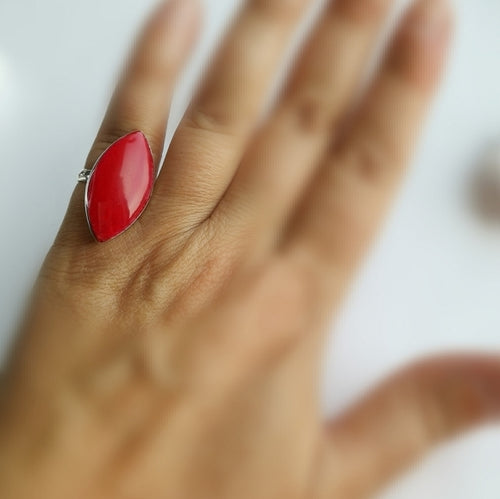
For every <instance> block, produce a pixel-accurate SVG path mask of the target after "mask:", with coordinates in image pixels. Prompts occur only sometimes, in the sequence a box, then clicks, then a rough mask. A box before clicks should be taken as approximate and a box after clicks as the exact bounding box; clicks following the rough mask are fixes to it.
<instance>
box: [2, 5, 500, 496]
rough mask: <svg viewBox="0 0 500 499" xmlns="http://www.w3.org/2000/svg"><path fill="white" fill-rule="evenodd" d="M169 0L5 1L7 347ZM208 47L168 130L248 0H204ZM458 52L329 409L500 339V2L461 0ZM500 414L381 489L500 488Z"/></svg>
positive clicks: (485, 491) (352, 327)
mask: <svg viewBox="0 0 500 499" xmlns="http://www.w3.org/2000/svg"><path fill="white" fill-rule="evenodd" d="M154 3H155V0H141V1H140V2H139V1H137V0H107V1H105V2H103V1H102V0H87V1H85V2H68V1H67V0H43V1H41V0H1V2H0V161H1V167H0V224H1V226H2V236H1V242H2V243H1V247H0V301H1V315H0V352H2V351H4V352H5V349H6V346H7V344H8V341H9V339H10V338H11V336H12V334H13V331H14V328H15V324H16V321H17V319H18V317H19V316H20V314H21V313H22V307H23V303H24V301H25V297H26V295H27V293H28V292H29V289H30V286H31V284H32V281H33V279H34V276H35V275H36V271H37V269H38V267H39V265H40V263H41V262H42V259H43V257H44V255H45V253H46V251H47V249H48V248H49V246H50V244H51V242H52V240H53V237H54V235H55V232H56V230H57V227H58V225H59V223H60V221H61V218H62V216H63V213H64V211H65V208H66V204H67V201H68V199H69V196H70V194H71V191H72V189H73V188H74V185H75V180H76V175H77V173H78V171H79V170H80V169H81V167H82V164H83V162H84V159H85V156H86V153H87V151H88V148H89V146H90V145H91V143H92V140H93V137H94V134H95V132H96V130H97V127H98V125H99V122H100V119H101V117H102V114H103V111H104V108H105V105H106V101H107V98H108V96H109V93H110V91H111V89H112V86H113V83H114V82H115V77H116V73H117V71H118V70H119V68H120V66H121V64H122V60H123V58H124V56H125V54H126V52H127V50H128V48H129V46H130V43H131V39H132V36H133V34H134V33H135V32H136V30H137V29H138V27H139V26H140V24H141V21H142V20H143V18H144V17H145V16H146V15H147V14H148V12H149V11H150V8H151V7H152V5H153V4H154ZM204 3H205V6H206V9H205V10H206V22H205V30H204V34H203V38H202V41H201V43H200V47H199V50H198V52H197V53H196V55H195V57H194V58H193V60H192V63H191V64H190V66H189V68H188V69H187V70H186V72H185V75H184V78H183V80H182V81H181V83H180V85H179V92H178V94H177V97H176V102H175V106H174V115H173V119H172V122H171V126H170V132H169V135H171V132H172V129H173V128H174V127H175V124H176V123H177V122H178V120H179V119H180V116H181V114H182V111H183V109H184V107H185V104H186V101H187V99H188V98H189V95H190V93H191V91H192V88H193V86H194V85H195V81H196V78H197V76H198V75H199V73H200V69H201V67H202V65H203V63H204V61H205V60H206V58H207V54H208V53H209V52H210V50H211V47H212V46H213V45H214V44H215V43H216V42H217V40H218V36H219V34H220V32H221V30H222V29H223V26H224V24H225V23H226V22H227V21H228V20H229V18H230V16H231V14H232V12H234V10H235V8H236V7H237V5H238V4H239V3H240V2H239V1H235V0H205V1H204ZM454 3H455V5H456V10H457V12H458V16H457V17H458V30H457V37H456V42H455V47H454V50H453V54H452V61H451V64H450V66H449V71H448V74H447V77H446V80H445V83H444V85H443V87H442V91H441V93H440V95H439V98H438V100H437V102H436V105H435V106H434V109H433V112H432V115H431V118H430V120H429V123H428V127H427V128H426V131H425V134H424V137H423V140H422V141H421V143H420V147H419V150H418V154H417V157H416V160H415V161H414V163H413V167H412V170H411V172H410V175H409V177H408V180H407V182H406V183H405V185H404V188H403V190H402V192H401V195H400V196H399V199H398V201H397V203H396V205H395V208H394V211H393V214H392V215H391V217H390V220H389V222H388V224H387V225H386V228H385V230H384V232H383V234H382V237H381V238H380V239H379V241H378V243H377V244H376V246H375V247H374V250H373V252H372V253H371V255H370V257H369V259H368V261H367V263H366V265H365V266H364V268H363V269H362V272H361V273H360V276H359V279H358V281H357V283H356V285H355V287H354V289H353V291H352V293H351V296H350V297H349V299H348V300H347V303H346V306H345V309H344V311H343V313H342V316H341V318H340V320H339V321H337V323H336V324H335V325H334V326H333V327H332V332H335V335H332V340H331V342H330V344H329V347H328V350H327V352H326V365H325V377H324V402H325V410H326V411H328V412H337V411H339V410H341V409H342V408H343V407H345V405H346V404H348V403H349V402H351V401H352V400H354V399H355V398H356V397H358V396H359V395H360V394H362V393H363V392H364V391H365V390H366V389H368V388H369V387H371V386H372V385H373V384H375V383H376V382H377V381H378V380H380V378H382V377H384V376H385V375H386V374H388V373H389V372H391V371H392V370H394V369H395V368H396V367H398V366H400V365H402V364H404V363H405V362H408V361H410V360H412V359H414V358H417V357H420V356H422V355H424V354H428V353H434V352H441V351H445V350H448V349H451V350H463V349H475V350H480V349H483V350H490V351H492V350H496V351H499V352H500V307H499V306H498V304H499V300H500V224H499V225H498V226H497V227H494V226H488V225H486V224H485V223H484V222H483V221H482V220H481V218H480V217H478V216H477V215H476V214H475V212H474V211H473V210H472V208H471V205H470V203H469V198H468V189H469V185H470V177H471V175H472V173H473V171H474V168H475V165H476V163H477V160H478V159H479V158H480V156H481V153H482V151H483V150H484V147H485V146H486V145H487V144H489V143H490V142H491V141H492V140H500V92H499V89H500V58H499V56H500V30H499V29H498V23H499V21H500V2H497V0H477V1H475V2H472V1H471V0H455V2H454ZM499 451H500V429H498V428H490V429H485V430H482V431H480V432H476V433H475V434H473V435H470V436H467V437H465V438H463V439H462V440H461V441H459V442H456V443H453V444H450V445H446V446H444V447H443V448H441V449H440V450H438V451H437V452H436V453H435V454H433V456H432V457H431V458H430V459H428V460H427V461H425V462H424V463H422V465H421V466H419V467H418V469H416V470H414V471H413V472H412V473H410V474H408V476H407V477H405V478H404V479H403V480H402V481H401V482H400V483H399V484H397V485H396V486H394V487H393V488H392V489H391V490H389V491H388V492H387V493H386V494H384V495H383V496H382V497H383V498H385V499H421V498H422V497H425V498H440V499H448V498H449V499H498V497H499V496H500V473H499V472H498V463H499V460H498V455H499Z"/></svg>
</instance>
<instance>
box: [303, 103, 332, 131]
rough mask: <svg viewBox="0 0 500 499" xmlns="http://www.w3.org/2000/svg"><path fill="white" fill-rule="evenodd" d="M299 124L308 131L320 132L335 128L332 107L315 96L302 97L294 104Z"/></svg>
mask: <svg viewBox="0 0 500 499" xmlns="http://www.w3.org/2000/svg"><path fill="white" fill-rule="evenodd" d="M293 112H294V114H295V120H296V123H297V126H298V127H299V128H300V129H301V130H302V131H304V132H306V133H318V132H324V131H325V130H328V129H331V128H333V125H334V123H333V117H332V113H331V112H330V108H329V106H328V105H326V103H325V102H323V101H322V100H321V99H319V98H317V97H313V96H309V97H307V98H304V99H302V100H301V101H300V102H298V103H296V104H295V105H294V106H293Z"/></svg>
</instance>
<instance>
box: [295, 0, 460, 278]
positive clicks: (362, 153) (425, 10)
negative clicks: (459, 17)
mask: <svg viewBox="0 0 500 499" xmlns="http://www.w3.org/2000/svg"><path fill="white" fill-rule="evenodd" d="M451 26H452V15H451V10H450V8H449V4H448V2H447V1H446V0H419V1H418V2H417V3H416V4H415V6H414V7H413V8H412V9H411V10H410V12H409V13H408V15H407V17H406V19H405V21H404V22H403V24H402V26H401V28H400V29H399V32H398V33H397V35H396V37H395V40H394V41H393V43H392V46H391V48H390V50H389V53H388V55H387V56H386V58H385V62H384V63H383V66H382V69H381V72H380V74H379V75H378V77H377V79H376V81H375V82H374V84H373V86H372V88H371V89H370V90H369V92H368V94H367V96H366V98H365V100H364V103H363V104H362V106H361V108H360V111H359V113H358V115H357V117H356V120H355V121H354V124H353V125H352V127H351V129H350V131H348V132H347V133H346V138H345V139H344V140H343V141H342V143H341V144H340V145H339V147H337V148H335V150H334V151H333V152H332V153H331V155H330V157H329V158H328V160H327V161H326V163H325V164H324V166H323V167H322V168H321V170H320V171H319V173H318V176H317V178H315V180H314V182H313V183H312V185H311V188H310V189H309V191H308V193H307V195H306V197H305V199H304V201H303V202H302V204H301V207H300V210H299V211H298V212H297V215H296V218H295V220H294V221H293V223H292V224H291V228H290V232H289V234H288V235H287V241H286V243H288V249H290V250H291V251H292V252H295V251H297V252H298V253H297V254H300V255H301V256H303V255H307V257H308V258H311V262H312V265H313V267H314V268H317V270H318V271H319V273H320V274H321V275H324V276H325V277H327V279H330V277H331V274H332V271H333V272H334V273H335V275H336V276H337V282H339V283H341V284H342V282H343V279H342V277H345V278H348V277H349V276H350V275H351V272H352V269H353V267H354V265H355V264H356V263H357V262H358V261H359V258H360V256H361V254H362V252H363V251H364V250H365V249H366V246H367V244H368V242H369V240H370V238H371V236H372V235H373V233H374V231H375V229H376V228H377V226H378V225H379V223H380V221H381V219H382V217H383V214H384V212H385V210H386V208H387V205H388V202H389V200H390V199H391V198H392V195H393V192H394V189H395V187H396V185H397V183H398V180H399V179H400V177H401V174H402V172H403V170H404V167H405V165H406V164H407V163H408V161H409V158H410V156H411V153H412V150H413V148H414V146H415V143H416V140H417V137H418V135H419V132H420V128H421V125H422V122H423V118H424V116H425V114H426V111H427V109H428V107H429V104H430V101H431V97H432V95H433V94H434V91H435V88H436V86H437V83H438V81H439V76H440V75H441V73H442V68H443V65H444V64H443V63H444V60H445V55H446V52H447V48H448V45H449V40H450V38H451Z"/></svg>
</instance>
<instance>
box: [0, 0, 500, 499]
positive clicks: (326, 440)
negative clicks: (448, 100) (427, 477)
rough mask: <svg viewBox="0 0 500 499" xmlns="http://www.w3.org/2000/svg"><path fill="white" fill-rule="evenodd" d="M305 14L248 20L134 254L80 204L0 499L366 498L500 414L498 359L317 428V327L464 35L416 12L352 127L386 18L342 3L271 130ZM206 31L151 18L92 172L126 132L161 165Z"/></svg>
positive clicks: (30, 350)
mask: <svg viewBox="0 0 500 499" xmlns="http://www.w3.org/2000/svg"><path fill="white" fill-rule="evenodd" d="M309 4H311V1H306V0H280V1H278V0H260V1H259V0H251V1H249V2H248V3H247V6H246V7H245V9H244V11H243V13H242V15H241V17H240V18H239V20H238V22H237V23H236V24H235V26H234V28H233V29H232V31H231V33H230V35H229V39H228V40H227V42H226V43H225V45H224V46H223V48H222V50H221V52H220V55H219V56H218V58H217V59H216V60H215V62H214V65H213V67H212V68H211V71H210V73H209V75H208V77H207V79H206V81H205V83H204V85H203V87H202V91H201V92H200V94H199V95H198V96H197V98H196V99H195V100H194V102H193V104H192V106H191V107H190V109H189V110H188V112H187V114H186V117H185V119H184V120H183V122H182V123H181V125H180V127H179V129H178V131H177V134H176V136H175V138H174V141H173V143H172V145H171V147H170V150H169V152H168V155H167V157H166V160H165V164H164V165H163V168H162V171H161V174H160V176H159V178H158V181H157V183H156V187H155V193H154V196H153V198H152V201H151V203H150V205H149V207H148V208H147V210H146V212H145V213H144V215H143V216H142V217H141V218H140V220H139V221H138V222H137V223H136V224H135V225H134V226H133V227H132V228H130V229H129V230H128V231H127V232H125V233H124V234H122V235H120V236H119V237H118V238H116V239H114V240H112V241H109V242H107V243H105V244H102V245H100V244H96V243H95V242H94V241H93V240H92V238H91V237H90V235H89V232H88V228H87V226H86V223H85V215H84V213H83V188H82V186H81V185H80V186H78V187H77V189H76V190H75V193H74V196H73V198H72V201H71V204H70V207H69V210H68V214H67V217H66V219H65V221H64V224H63V226H62V228H61V231H60V233H59V235H58V237H57V239H56V242H55V244H54V246H53V248H52V249H51V251H50V254H49V255H48V257H47V260H46V262H45V264H44V266H43V268H42V271H41V274H40V278H39V280H38V282H37V287H36V290H35V293H34V297H33V301H32V304H31V308H30V310H29V315H28V317H27V320H26V323H25V324H24V325H23V328H22V329H23V331H22V335H21V339H20V341H19V343H18V345H17V348H16V350H15V352H14V353H13V356H12V358H11V361H10V363H9V365H8V369H7V372H6V376H5V379H4V382H3V386H2V391H1V398H0V404H1V409H2V410H1V411H0V441H1V442H2V445H1V446H0V496H1V497H2V498H6V499H11V498H15V499H31V498H40V497H41V498H51V499H59V498H64V499H66V498H68V497H71V498H76V499H78V498H80V497H82V498H89V497H91V498H96V499H99V498H107V499H111V498H113V499H114V498H135V497H141V498H148V499H149V498H151V499H153V498H154V499H156V498H163V497H165V498H175V499H197V498H203V499H209V498H217V499H224V498H230V497H231V498H232V497H235V496H237V497H239V498H242V499H245V498H252V499H254V498H259V499H267V498H269V499H271V498H273V499H274V498H280V499H281V498H284V497H287V498H301V499H302V498H314V499H316V498H318V499H323V498H325V499H326V498H333V497H338V498H346V499H350V498H357V497H365V496H367V495H370V494H371V493H373V492H374V491H376V490H378V488H379V487H380V486H381V485H383V484H385V483H386V482H387V480H389V479H391V478H393V477H394V476H396V474H397V473H399V472H400V471H401V470H403V469H404V468H405V467H406V466H407V465H409V464H410V463H411V462H413V461H414V460H416V459H418V458H420V457H421V456H422V455H423V454H424V453H425V452H426V451H427V450H429V449H430V448H431V446H432V445H433V444H435V443H436V442H438V441H440V440H441V439H443V438H447V437H451V436H453V435H454V434H455V433H457V432H459V431H462V430H463V429H465V428H467V427H468V426H470V425H471V424H473V423H479V422H484V421H486V420H488V419H489V418H491V417H493V416H496V415H497V413H498V406H499V401H498V399H499V395H500V365H499V363H498V361H497V360H496V359H494V358H483V357H474V358H472V357H468V358H456V357H455V358H447V359H441V360H429V361H425V362H423V363H421V364H419V365H417V366H413V367H410V368H408V369H407V370H405V371H404V372H402V373H399V374H397V375H395V376H394V377H393V378H392V379H391V380H389V381H388V382H387V383H385V384H384V385H383V386H382V387H381V388H379V389H378V390H376V391H375V392H374V393H372V394H370V395H369V396H368V397H367V398H366V399H365V400H364V401H362V402H361V403H360V404H358V405H357V406H356V407H354V408H352V409H351V410H349V411H348V412H347V413H346V414H344V415H342V416H341V417H340V418H336V419H335V420H333V421H331V422H328V423H326V424H325V422H324V421H323V420H322V417H321V414H320V410H319V397H318V390H317V387H318V378H319V363H320V359H321V352H322V348H323V343H324V339H325V330H326V326H327V324H328V322H329V320H330V319H331V313H332V309H333V310H334V311H335V310H336V309H338V307H339V305H340V304H341V300H342V297H343V295H344V294H345V292H346V289H347V286H348V285H349V282H350V281H351V280H352V278H353V274H354V272H355V269H356V265H357V263H358V262H359V261H360V258H361V257H362V256H363V254H364V252H365V251H366V249H367V246H368V244H369V241H370V239H371V238H372V236H373V234H374V233H375V232H376V229H377V226H378V224H379V223H380V221H381V220H382V218H383V216H384V213H385V211H386V209H387V206H388V203H389V201H390V198H391V196H392V193H393V191H394V188H395V186H396V185H397V182H398V180H399V177H400V175H401V173H402V172H403V170H404V167H405V166H406V164H407V163H408V160H409V158H410V156H411V149H412V147H413V146H414V144H415V140H416V138H417V135H418V130H419V128H420V126H421V123H422V120H423V117H424V114H425V111H426V109H427V107H428V105H429V101H430V99H431V96H432V93H433V91H434V89H435V86H436V84H437V82H438V79H439V75H440V72H441V68H442V64H443V61H444V56H445V53H446V48H447V44H448V38H449V34H450V31H451V30H450V27H451V16H450V14H449V10H448V8H447V7H446V4H443V2H441V1H438V0H434V1H432V0H425V1H420V2H418V4H417V6H416V8H415V9H414V10H413V11H412V12H411V13H410V14H409V16H408V17H407V18H406V20H405V21H404V23H403V24H402V25H401V27H400V30H399V34H398V35H397V36H396V37H395V39H394V42H393V45H392V48H391V50H390V51H389V52H388V54H387V57H386V60H385V62H384V64H383V66H382V68H381V71H380V73H379V74H378V76H377V77H376V79H375V82H374V84H373V85H372V86H371V89H370V91H369V92H368V93H367V94H366V95H365V97H364V98H363V100H362V101H361V104H360V105H358V106H356V105H355V104H356V95H357V90H358V88H359V82H360V80H361V78H362V74H363V70H364V68H365V66H366V62H367V57H368V55H369V53H370V48H371V47H372V46H373V43H374V40H375V39H376V36H377V33H378V30H379V28H380V26H381V23H382V22H383V21H384V19H385V17H386V14H387V12H388V9H389V7H390V4H391V2H389V1H388V0H356V1H354V0H338V1H337V2H336V4H335V5H333V6H332V7H329V8H328V9H327V10H326V11H325V14H324V15H323V17H322V19H321V21H320V23H319V25H318V27H317V29H316V30H315V32H314V33H313V35H312V37H311V40H310V42H309V43H308V44H307V46H306V47H305V49H304V51H303V54H302V56H301V59H300V60H299V62H298V64H297V66H296V69H295V72H294V74H293V75H292V77H291V79H290V81H289V83H288V85H287V86H286V89H285V91H284V92H283V96H282V98H281V99H280V100H279V102H278V104H277V105H276V107H275V108H274V109H273V110H272V112H271V113H270V115H269V116H268V117H267V119H266V120H265V122H264V123H263V124H262V123H261V121H260V117H261V112H262V109H263V106H264V103H265V97H266V93H267V91H268V89H269V86H270V84H271V82H272V78H273V76H274V74H275V69H276V67H277V65H278V64H279V62H280V60H281V58H282V55H283V51H284V49H285V47H286V44H287V40H288V39H289V36H290V35H291V33H292V31H293V28H294V27H295V26H296V25H297V23H298V21H299V19H300V18H301V15H302V14H303V13H304V11H305V9H306V8H307V7H308V5H309ZM440 9H441V10H440ZM431 13H433V16H431V15H430V14H431ZM196 19H197V14H196V8H195V4H194V3H193V2H191V1H188V0H180V2H176V3H174V4H172V5H171V6H167V7H162V10H160V11H159V12H157V13H156V15H155V16H154V18H153V20H152V21H151V22H150V24H149V25H148V28H147V29H146V31H145V34H144V35H143V37H142V38H141V41H140V43H138V45H137V48H136V50H135V53H134V55H133V57H132V59H131V62H130V64H129V65H128V68H127V70H126V72H125V75H124V77H123V79H122V81H121V83H120V85H119V86H118V89H117V92H116V94H115V97H114V99H113V101H112V103H111V105H110V108H109V111H108V114H107V116H106V118H105V121H104V123H103V126H102V128H101V130H100V131H99V134H98V137H97V139H96V142H95V144H94V146H93V148H92V150H91V152H90V155H89V159H88V163H87V167H90V166H91V165H92V164H93V163H94V162H95V160H96V159H97V157H98V156H99V154H100V153H101V152H102V151H103V150H104V149H105V148H106V147H108V146H109V145H110V144H111V143H112V142H113V141H114V140H116V139H117V138H119V137H120V136H122V135H123V134H125V133H127V132H129V131H131V130H136V129H139V130H142V131H143V132H144V133H145V134H146V135H147V137H148V139H149V141H150V143H151V145H152V149H153V153H154V156H155V159H156V163H157V165H158V164H159V161H160V157H161V151H162V148H163V137H164V133H165V122H166V117H167V116H168V101H169V97H170V96H171V93H172V91H173V87H174V82H175V77H176V75H177V74H178V73H179V71H180V68H181V65H182V63H183V61H184V60H185V58H186V57H187V54H188V51H189V48H190V46H191V45H192V43H193V41H194V38H195V33H196V26H197V21H196ZM348 117H349V120H347V118H348ZM28 477H29V478H28Z"/></svg>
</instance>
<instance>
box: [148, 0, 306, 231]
mask: <svg viewBox="0 0 500 499" xmlns="http://www.w3.org/2000/svg"><path fill="white" fill-rule="evenodd" d="M309 4H311V0H249V1H248V2H247V3H246V5H245V7H244V9H243V11H242V12H241V14H240V16H239V18H238V20H237V22H236V23H235V25H234V27H233V28H232V29H231V31H230V33H229V35H228V37H227V39H226V41H225V43H224V44H223V46H222V48H221V51H220V52H219V54H218V56H217V57H216V59H215V60H214V63H213V64H212V66H211V69H210V72H209V74H208V78H207V79H206V82H205V84H204V85H203V87H202V89H201V92H200V94H199V95H198V97H197V98H196V99H195V101H194V102H193V104H192V106H191V107H190V109H189V110H188V112H187V114H186V117H185V118H184V119H183V121H182V122H181V124H180V126H179V128H178V130H177V132H176V135H175V137H174V139H173V141H172V144H171V145H170V148H169V153H168V155H167V158H166V160H165V164H164V166H163V169H162V172H161V175H160V177H159V179H158V184H157V192H158V193H159V196H158V199H157V200H156V201H155V204H160V203H161V211H162V212H163V213H164V214H165V217H167V216H168V213H170V212H172V213H175V215H176V217H180V218H182V217H184V218H186V217H188V218H186V220H187V221H188V223H189V219H190V220H191V223H192V224H196V223H198V222H200V221H201V220H203V219H204V218H206V217H207V216H208V215H209V214H210V213H211V212H212V210H213V208H214V206H215V205H216V204H217V203H218V201H219V200H220V198H221V196H222V194H223V193H224V191H225V190H226V188H227V186H228V184H229V183H230V181H231V179H232V177H233V175H234V172H235V170H236V168H237V167H238V165H239V163H240V160H241V157H242V154H243V151H244V150H245V148H246V145H247V143H248V141H249V139H250V137H251V136H252V133H253V129H254V128H255V126H256V124H257V122H258V120H259V118H260V114H261V112H262V111H263V106H264V104H265V100H266V97H267V94H268V92H269V90H270V87H271V84H272V83H273V80H274V78H275V76H276V68H277V67H278V66H279V63H280V61H281V59H282V57H283V54H284V52H285V50H286V48H287V45H288V44H287V42H288V41H289V39H290V36H291V35H292V34H293V32H294V28H296V27H297V25H298V23H299V21H300V19H301V14H302V13H303V12H304V10H305V7H306V6H307V5H309ZM160 198H161V200H160Z"/></svg>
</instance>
